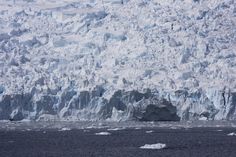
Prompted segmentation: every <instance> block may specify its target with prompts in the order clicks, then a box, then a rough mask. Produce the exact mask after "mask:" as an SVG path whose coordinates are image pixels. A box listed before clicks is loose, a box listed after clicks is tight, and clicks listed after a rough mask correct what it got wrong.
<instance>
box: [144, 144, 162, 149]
mask: <svg viewBox="0 0 236 157" xmlns="http://www.w3.org/2000/svg"><path fill="white" fill-rule="evenodd" d="M140 148H141V149H163V148H166V144H163V143H157V144H145V145H144V146H141V147H140Z"/></svg>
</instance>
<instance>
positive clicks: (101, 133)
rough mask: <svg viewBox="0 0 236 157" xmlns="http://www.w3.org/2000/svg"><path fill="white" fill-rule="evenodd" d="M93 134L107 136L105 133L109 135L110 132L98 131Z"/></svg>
mask: <svg viewBox="0 0 236 157" xmlns="http://www.w3.org/2000/svg"><path fill="white" fill-rule="evenodd" d="M95 135H102V136H107V135H111V133H109V132H99V133H95Z"/></svg>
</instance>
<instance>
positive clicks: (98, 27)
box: [0, 0, 236, 121]
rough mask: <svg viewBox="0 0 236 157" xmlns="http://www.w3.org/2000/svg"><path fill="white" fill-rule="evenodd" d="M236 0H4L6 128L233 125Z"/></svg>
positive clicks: (0, 16)
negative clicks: (13, 123)
mask: <svg viewBox="0 0 236 157" xmlns="http://www.w3.org/2000/svg"><path fill="white" fill-rule="evenodd" d="M235 25H236V4H235V1H234V0H223V1H222V0H214V1H212V0H181V1H175V0H135V1H134V0H102V1H100V0H89V1H85V0H80V1H75V0H66V1H59V2H55V1H53V0H48V1H45V0H32V1H25V0H19V1H9V0H0V28H1V29H0V119H9V118H13V119H16V120H22V119H30V120H40V119H60V120H63V119H69V120H104V119H107V120H114V121H119V120H130V119H131V120H132V119H138V120H179V119H181V120H197V119H216V120H222V119H227V120H234V119H236V115H235V114H236V112H235V106H236V91H235V87H236V75H235V72H236V68H235V67H236V59H235V58H236V46H235V45H236V26H235Z"/></svg>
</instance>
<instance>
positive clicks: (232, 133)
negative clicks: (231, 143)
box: [227, 132, 236, 136]
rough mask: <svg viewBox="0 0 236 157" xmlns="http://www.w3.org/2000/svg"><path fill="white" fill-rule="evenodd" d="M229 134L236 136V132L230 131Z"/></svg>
mask: <svg viewBox="0 0 236 157" xmlns="http://www.w3.org/2000/svg"><path fill="white" fill-rule="evenodd" d="M227 136H236V133H234V132H231V133H229V134H228V135H227Z"/></svg>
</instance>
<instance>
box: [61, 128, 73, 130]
mask: <svg viewBox="0 0 236 157" xmlns="http://www.w3.org/2000/svg"><path fill="white" fill-rule="evenodd" d="M70 130H71V129H70V128H61V129H60V130H59V131H70Z"/></svg>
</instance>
